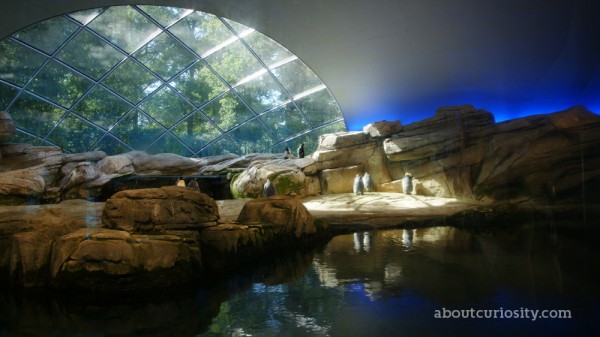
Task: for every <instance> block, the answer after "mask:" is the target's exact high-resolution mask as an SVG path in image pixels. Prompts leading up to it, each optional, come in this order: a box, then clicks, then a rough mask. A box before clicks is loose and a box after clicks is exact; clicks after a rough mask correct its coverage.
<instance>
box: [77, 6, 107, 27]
mask: <svg viewBox="0 0 600 337" xmlns="http://www.w3.org/2000/svg"><path fill="white" fill-rule="evenodd" d="M100 12H102V8H94V9H86V10H83V11H79V12H75V13H71V14H69V16H70V17H71V18H72V19H74V20H76V21H79V22H80V23H81V24H83V25H87V24H88V23H89V22H90V21H92V20H94V18H96V16H98V14H100Z"/></svg>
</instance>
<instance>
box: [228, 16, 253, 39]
mask: <svg viewBox="0 0 600 337" xmlns="http://www.w3.org/2000/svg"><path fill="white" fill-rule="evenodd" d="M223 20H225V22H227V24H228V25H230V26H231V28H233V30H235V31H236V32H237V33H238V35H240V34H242V33H244V32H247V31H248V30H252V31H253V30H254V29H252V28H249V27H247V26H244V25H242V24H241V23H238V22H235V21H232V20H229V19H227V18H223Z"/></svg>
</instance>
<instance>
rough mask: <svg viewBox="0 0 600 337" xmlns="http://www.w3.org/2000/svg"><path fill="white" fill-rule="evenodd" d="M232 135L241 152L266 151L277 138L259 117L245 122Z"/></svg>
mask: <svg viewBox="0 0 600 337" xmlns="http://www.w3.org/2000/svg"><path fill="white" fill-rule="evenodd" d="M231 137H232V138H233V139H234V140H235V142H236V143H237V144H238V146H239V151H240V152H239V153H240V154H247V153H253V152H266V151H267V149H269V148H270V147H271V146H272V145H273V144H274V143H275V140H274V139H273V137H271V134H270V132H269V131H268V130H267V129H265V127H264V126H263V125H262V123H261V122H260V120H259V119H258V118H255V119H253V120H251V121H250V122H248V123H245V124H243V125H242V126H240V127H239V128H237V129H235V130H233V131H232V132H231Z"/></svg>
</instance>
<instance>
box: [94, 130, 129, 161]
mask: <svg viewBox="0 0 600 337" xmlns="http://www.w3.org/2000/svg"><path fill="white" fill-rule="evenodd" d="M131 150H133V149H132V148H130V147H128V146H127V145H125V144H124V143H123V142H120V141H119V140H118V139H116V138H115V137H113V136H112V135H111V134H106V135H104V137H102V138H101V139H100V140H99V141H98V143H96V146H94V149H93V151H104V152H106V154H107V155H109V156H113V155H116V154H120V153H125V152H129V151H131Z"/></svg>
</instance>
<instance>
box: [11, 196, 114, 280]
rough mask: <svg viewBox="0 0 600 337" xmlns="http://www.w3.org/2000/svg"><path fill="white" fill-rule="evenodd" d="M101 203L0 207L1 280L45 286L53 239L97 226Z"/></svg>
mask: <svg viewBox="0 0 600 337" xmlns="http://www.w3.org/2000/svg"><path fill="white" fill-rule="evenodd" d="M101 206H102V205H101V204H97V203H90V202H87V201H83V200H71V201H65V202H64V203H62V204H59V205H43V206H38V205H35V206H12V207H3V208H0V279H7V281H8V283H9V284H18V285H21V286H25V287H33V286H42V285H47V284H48V283H49V281H50V276H49V274H48V271H49V270H50V261H51V256H52V249H53V247H54V242H55V240H56V239H58V238H59V237H61V236H63V235H65V234H68V233H71V232H73V231H76V230H78V229H80V228H86V227H91V228H95V227H97V226H98V223H99V221H100V214H101V212H102V208H101Z"/></svg>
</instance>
